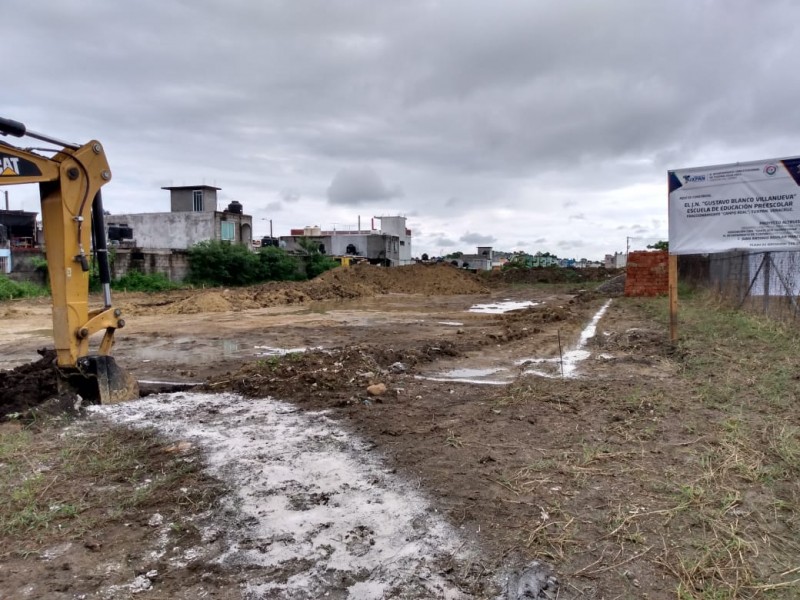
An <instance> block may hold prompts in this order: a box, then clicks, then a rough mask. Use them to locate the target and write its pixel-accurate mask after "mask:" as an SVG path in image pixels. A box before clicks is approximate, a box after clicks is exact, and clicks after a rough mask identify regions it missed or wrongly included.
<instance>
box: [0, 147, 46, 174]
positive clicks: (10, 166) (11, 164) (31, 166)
mask: <svg viewBox="0 0 800 600" xmlns="http://www.w3.org/2000/svg"><path fill="white" fill-rule="evenodd" d="M41 174H42V172H41V171H40V170H39V167H38V166H36V163H33V162H31V161H29V160H26V159H24V158H20V157H18V156H12V155H9V154H3V153H2V152H0V178H3V177H37V176H39V175H41Z"/></svg>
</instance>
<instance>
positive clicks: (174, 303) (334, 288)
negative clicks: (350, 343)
mask: <svg viewBox="0 0 800 600" xmlns="http://www.w3.org/2000/svg"><path fill="white" fill-rule="evenodd" d="M487 292H488V289H487V288H486V287H485V286H484V285H483V284H482V283H481V281H480V279H479V278H478V277H477V276H475V275H474V274H472V273H470V272H468V271H464V270H462V269H456V268H453V267H452V266H450V265H408V266H404V267H392V268H385V267H376V266H374V265H354V266H352V267H349V268H339V269H333V270H331V271H327V272H326V273H323V274H322V275H320V276H319V277H317V278H316V279H312V280H311V281H302V282H293V281H285V282H278V281H272V282H269V283H264V284H261V285H258V286H253V287H247V288H231V289H227V290H203V291H198V290H194V291H187V290H182V291H179V292H169V293H166V294H163V295H158V296H157V298H155V299H154V296H153V295H149V296H145V297H143V298H141V299H139V298H137V297H131V298H129V299H127V301H123V302H122V303H120V307H121V308H122V309H123V311H124V312H125V314H127V315H158V314H196V313H213V312H227V311H237V310H248V309H255V308H265V307H269V306H281V305H286V304H304V303H307V302H312V301H322V300H348V299H353V298H369V297H372V296H377V295H380V294H389V293H399V294H421V295H425V296H431V295H444V296H449V295H457V294H485V293H487Z"/></svg>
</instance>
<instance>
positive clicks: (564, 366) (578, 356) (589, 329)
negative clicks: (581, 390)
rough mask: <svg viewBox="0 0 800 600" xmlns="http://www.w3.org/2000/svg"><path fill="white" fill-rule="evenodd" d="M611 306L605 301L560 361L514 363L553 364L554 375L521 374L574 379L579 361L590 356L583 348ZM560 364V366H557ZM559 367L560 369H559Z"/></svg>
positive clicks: (533, 371) (523, 363)
mask: <svg viewBox="0 0 800 600" xmlns="http://www.w3.org/2000/svg"><path fill="white" fill-rule="evenodd" d="M610 305H611V300H607V301H606V303H605V304H603V306H601V307H600V310H598V311H597V312H596V313H595V315H594V317H592V320H591V321H589V324H588V325H587V326H586V327H585V328H584V329H583V331H581V336H580V338H579V339H578V345H577V346H576V347H575V348H573V349H572V350H568V351H567V352H564V355H563V356H562V358H561V360H559V359H558V357H555V358H549V359H541V358H524V359H522V360H518V361H516V364H517V365H521V366H522V365H526V364H529V363H533V364H543V363H550V364H553V363H555V365H556V367H557V369H556V373H555V374H550V373H547V372H545V371H542V370H540V369H526V370H525V371H524V372H523V374H526V375H540V376H542V377H559V376H561V375H563V376H564V377H575V373H576V371H577V370H578V363H580V362H581V361H584V360H586V359H587V358H589V357H590V356H591V355H592V354H591V352H589V351H588V350H586V348H585V346H586V343H587V342H588V341H589V339H590V338H592V337H594V334H595V333H597V324H598V323H599V322H600V319H601V318H603V315H604V314H606V310H608V307H609V306H610ZM559 363H560V364H559ZM559 367H560V368H559Z"/></svg>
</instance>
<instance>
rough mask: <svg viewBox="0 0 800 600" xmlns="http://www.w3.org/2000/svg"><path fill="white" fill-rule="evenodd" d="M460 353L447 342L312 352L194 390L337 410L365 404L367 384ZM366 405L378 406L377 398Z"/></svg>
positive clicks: (260, 365)
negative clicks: (416, 347) (416, 345)
mask: <svg viewBox="0 0 800 600" xmlns="http://www.w3.org/2000/svg"><path fill="white" fill-rule="evenodd" d="M460 354H461V350H460V349H459V348H458V347H457V346H456V345H455V344H453V343H451V342H442V343H440V344H436V345H432V344H427V345H425V346H423V347H421V348H418V349H410V348H404V349H399V348H398V349H393V348H389V347H385V346H373V345H361V346H349V347H346V348H338V349H335V350H329V351H320V350H314V351H311V352H305V353H298V354H290V355H288V356H284V357H281V358H277V357H275V358H273V359H268V360H260V361H257V362H255V363H250V364H247V365H244V366H243V367H242V368H241V369H239V370H238V371H236V372H235V373H227V374H225V375H223V376H221V377H217V378H214V379H212V380H211V381H209V382H207V383H205V384H204V385H202V386H201V387H200V388H199V389H201V390H203V391H209V392H222V391H230V392H236V393H239V394H242V395H244V396H250V397H253V398H264V397H267V396H275V397H278V398H292V399H293V400H295V401H297V402H301V403H311V405H312V406H313V407H320V408H322V407H325V408H328V407H341V406H346V405H348V404H354V403H356V402H370V399H369V398H370V395H369V393H368V392H367V388H368V387H369V386H371V385H375V384H384V385H387V386H388V387H391V385H392V383H393V382H394V381H395V380H396V379H397V376H398V375H402V374H403V373H406V372H408V371H412V370H413V368H414V367H415V366H416V365H419V364H424V363H428V362H432V361H434V360H437V359H440V358H443V357H448V356H449V357H452V356H459V355H460ZM371 401H375V402H380V398H372V400H371Z"/></svg>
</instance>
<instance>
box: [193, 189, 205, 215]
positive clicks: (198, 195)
mask: <svg viewBox="0 0 800 600" xmlns="http://www.w3.org/2000/svg"><path fill="white" fill-rule="evenodd" d="M192 210H193V211H194V212H203V190H194V191H192Z"/></svg>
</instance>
